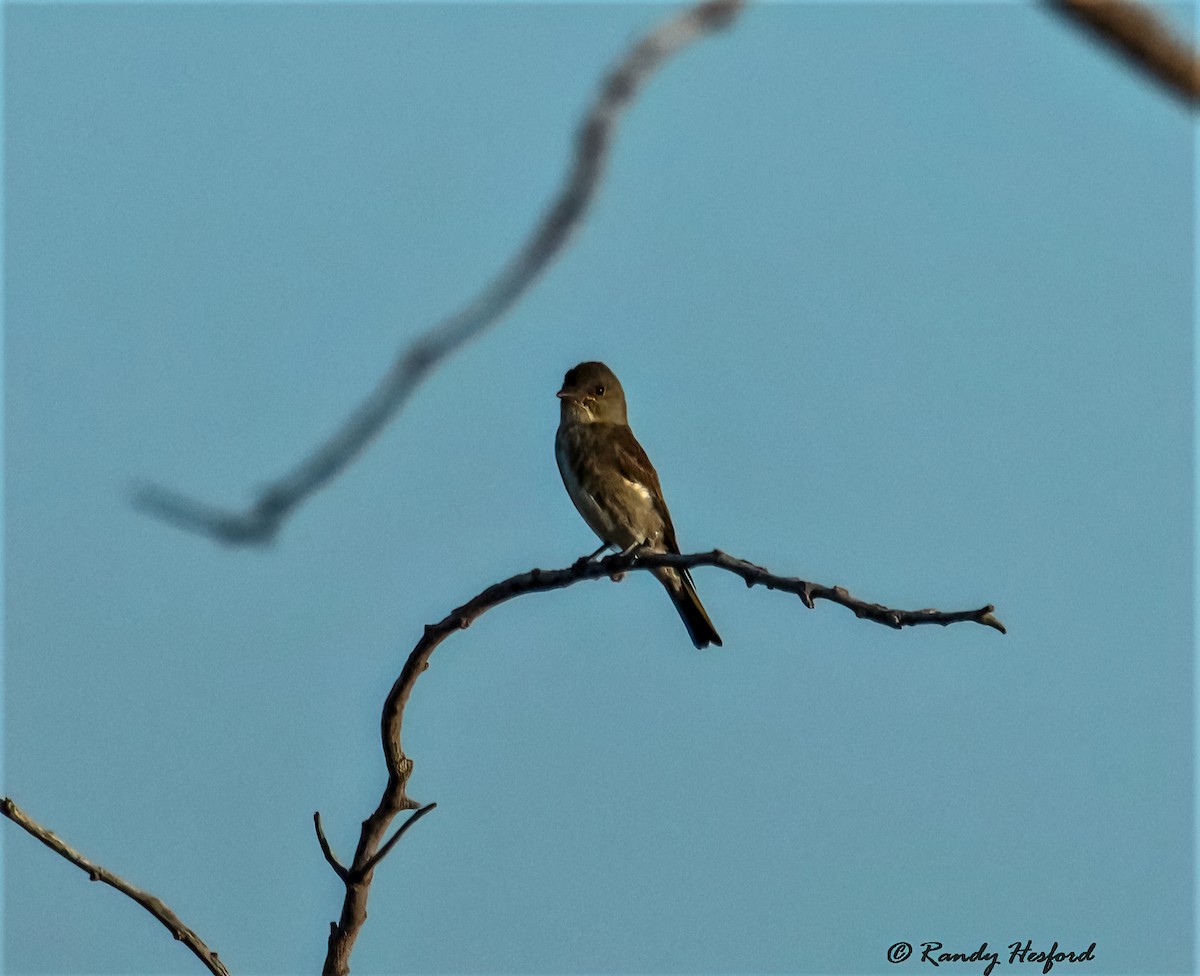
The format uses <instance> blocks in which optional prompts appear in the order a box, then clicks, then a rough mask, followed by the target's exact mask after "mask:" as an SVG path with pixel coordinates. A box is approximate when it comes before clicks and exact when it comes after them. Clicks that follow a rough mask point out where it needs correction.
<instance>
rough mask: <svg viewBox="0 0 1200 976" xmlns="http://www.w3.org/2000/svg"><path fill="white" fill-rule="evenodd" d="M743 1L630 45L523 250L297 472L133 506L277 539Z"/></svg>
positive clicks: (518, 272) (714, 5)
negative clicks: (657, 74)
mask: <svg viewBox="0 0 1200 976" xmlns="http://www.w3.org/2000/svg"><path fill="white" fill-rule="evenodd" d="M743 3H744V0H709V2H707V3H701V4H700V5H698V6H696V7H693V8H691V9H689V10H688V11H686V12H685V13H683V14H682V15H680V16H677V17H675V18H673V19H671V20H669V21H668V22H666V23H665V24H663V25H661V26H660V27H658V28H657V29H655V30H654V31H652V32H651V33H650V34H648V35H647V36H646V37H645V38H644V39H643V40H642V41H640V42H639V43H638V44H637V45H635V46H634V47H633V48H632V50H630V52H629V53H628V54H627V55H626V56H625V58H624V59H623V60H622V61H621V63H620V64H619V65H618V66H617V68H616V69H615V70H614V71H613V72H612V73H611V74H610V75H609V76H608V78H607V79H606V80H605V82H604V84H603V86H602V87H601V91H600V95H599V97H598V98H597V99H596V101H595V103H594V104H593V105H592V108H591V110H590V111H589V112H588V114H587V116H586V117H585V118H584V120H583V124H582V125H581V126H580V129H579V134H578V137H577V141H576V148H575V157H574V161H573V163H572V165H571V169H570V171H569V173H568V174H567V177H566V180H565V182H564V184H563V187H562V189H561V190H560V192H559V195H558V197H557V198H556V199H555V200H554V201H553V202H552V203H551V204H550V207H549V208H548V209H547V210H546V212H545V213H544V214H543V216H542V218H541V220H540V221H539V223H538V225H537V227H536V228H535V229H534V231H533V234H532V235H531V236H530V238H529V239H528V240H527V241H526V243H525V245H524V246H523V247H522V248H521V250H520V251H518V252H517V254H516V256H515V257H513V258H512V259H511V260H510V262H509V263H508V265H507V266H506V267H505V268H504V269H503V270H502V271H501V272H500V274H499V276H498V277H496V278H495V280H493V281H492V282H491V283H490V284H489V285H488V286H487V287H486V288H484V290H483V291H482V292H481V293H480V294H479V295H477V296H476V297H475V298H474V299H473V300H471V301H470V302H468V303H467V304H466V305H465V306H464V307H463V308H461V309H459V310H458V311H457V312H455V313H454V314H452V315H450V316H449V317H448V318H446V319H443V320H442V321H441V322H440V323H438V324H437V325H436V326H434V327H433V328H431V329H430V330H429V331H427V332H425V333H424V334H423V335H421V336H420V337H419V338H418V339H416V341H414V342H412V343H411V344H409V345H408V346H407V347H405V348H404V349H403V350H402V352H401V353H400V355H399V357H398V358H397V359H396V361H395V363H394V364H393V366H392V368H391V370H390V371H389V372H388V374H387V375H386V376H385V377H384V378H383V380H382V381H381V382H380V384H379V385H378V386H377V387H376V389H375V390H374V392H372V393H371V395H370V396H368V397H367V398H366V400H364V401H363V402H362V403H361V404H360V405H359V407H358V409H357V410H355V411H354V413H353V414H351V416H350V417H349V419H348V420H347V421H346V422H345V423H344V424H343V425H342V426H341V428H340V429H339V430H338V431H337V432H336V433H334V435H333V436H332V437H330V438H329V439H328V440H327V441H326V442H325V443H324V444H322V445H321V446H320V447H318V448H317V450H316V451H314V452H313V454H311V455H310V456H309V457H308V458H306V459H305V460H304V461H302V462H301V463H300V464H299V465H298V466H297V467H296V468H295V469H294V470H292V471H291V473H289V474H287V475H284V476H283V477H282V478H280V479H279V480H278V481H275V482H273V483H272V484H270V485H268V486H267V487H266V488H265V489H264V490H263V491H262V492H261V493H260V494H259V496H258V499H257V500H256V501H255V502H254V503H253V504H252V505H251V506H250V507H249V508H248V509H245V510H241V511H236V510H235V511H230V510H225V509H221V508H217V507H214V506H211V505H207V504H205V503H203V502H199V501H197V500H195V499H193V498H190V497H188V496H186V495H183V494H180V493H178V492H175V491H172V490H170V489H167V488H163V487H159V486H157V485H146V486H143V487H141V488H139V489H138V490H136V491H135V493H134V496H133V504H134V505H135V507H137V508H140V509H141V510H143V511H145V512H147V513H148V514H150V515H153V516H156V517H158V518H160V519H163V520H164V521H166V522H170V523H172V524H173V525H176V526H178V527H179V528H182V529H188V530H190V531H193V532H197V533H200V534H202V535H207V536H210V537H212V538H214V539H216V540H217V541H219V542H224V543H229V544H233V545H254V544H263V543H266V542H269V541H271V539H273V538H274V536H275V535H276V533H277V532H278V531H279V528H280V526H281V525H282V524H283V522H284V520H285V519H286V518H287V517H288V516H289V515H290V514H291V513H292V512H293V511H294V510H295V509H296V507H297V506H298V505H300V504H301V503H302V502H304V501H305V500H306V499H307V498H308V497H309V496H310V495H312V494H313V493H314V492H316V491H317V490H318V489H320V488H322V487H323V486H324V485H326V484H327V483H328V482H329V481H331V480H332V479H333V478H334V477H336V476H337V475H338V474H340V473H341V472H342V471H343V470H344V469H345V468H346V467H347V465H349V464H350V462H351V461H352V460H353V459H354V458H355V457H356V456H357V455H358V454H359V452H361V451H362V450H363V449H364V448H365V447H366V446H367V444H369V443H370V442H371V440H373V439H374V437H375V436H376V435H377V434H378V433H379V432H380V431H381V430H382V429H383V428H384V427H385V426H386V425H387V423H388V421H390V420H391V419H392V417H394V416H395V415H396V414H397V413H398V412H399V411H400V410H401V409H402V408H403V406H404V405H405V403H406V402H407V401H408V399H409V397H410V396H411V395H412V393H413V391H414V390H415V389H416V388H417V386H418V385H419V384H420V383H421V381H422V380H424V379H425V377H426V376H427V375H428V374H429V372H430V371H431V370H432V369H433V368H434V367H435V366H437V364H438V363H440V362H441V361H442V360H443V359H445V358H446V357H447V356H449V355H450V354H451V353H452V352H454V351H456V350H457V349H459V348H460V347H461V346H463V345H464V344H465V343H467V342H469V341H470V340H472V339H475V338H477V337H478V336H479V335H480V334H482V333H483V332H484V331H485V330H486V329H488V328H489V327H491V326H492V325H494V324H495V323H496V322H497V321H499V319H500V318H501V316H502V315H503V314H504V313H505V312H507V311H508V310H509V309H510V308H511V307H512V305H513V304H514V303H515V302H516V301H517V299H518V298H520V297H521V296H522V295H523V294H524V293H525V291H526V290H527V289H528V288H529V287H530V285H532V284H533V283H534V282H535V281H536V280H537V278H538V277H539V276H540V275H541V273H542V272H543V271H545V270H546V268H547V267H548V266H549V264H550V263H551V262H552V261H553V260H554V258H556V257H558V255H559V254H561V253H562V251H563V249H564V247H565V245H566V244H567V242H568V241H569V240H570V238H571V237H572V235H573V234H574V233H575V231H576V230H578V229H579V226H580V224H581V223H582V221H583V217H584V215H585V214H586V213H587V210H588V207H589V206H590V205H591V203H592V201H593V200H594V199H595V196H596V192H597V189H598V188H599V186H600V180H601V177H602V176H603V174H604V167H605V164H606V163H607V161H608V155H609V150H610V148H611V146H612V142H613V137H614V135H615V133H616V127H617V122H618V121H619V119H620V117H621V114H622V113H623V112H624V111H625V109H626V108H628V107H629V105H630V103H632V101H633V100H634V97H635V96H636V95H637V93H638V91H639V90H640V89H641V87H642V85H643V84H644V83H645V82H646V80H647V79H648V78H649V77H650V76H651V75H652V74H653V73H654V71H655V69H657V68H658V66H659V65H660V64H662V63H663V62H664V61H665V60H666V59H668V58H669V57H671V55H673V54H674V53H675V52H676V51H678V50H679V49H680V48H683V47H685V46H687V45H688V44H689V43H691V42H692V41H695V40H696V39H698V38H700V37H702V36H703V35H705V34H708V33H710V32H712V31H714V30H716V29H718V28H722V27H725V26H727V25H728V24H729V23H730V22H731V21H732V20H733V19H734V18H735V17H736V16H737V14H738V12H739V11H740V10H741V8H742V5H743Z"/></svg>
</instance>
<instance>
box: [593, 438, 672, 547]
mask: <svg viewBox="0 0 1200 976" xmlns="http://www.w3.org/2000/svg"><path fill="white" fill-rule="evenodd" d="M614 426H615V427H616V431H615V434H616V436H614V437H606V438H603V441H604V443H605V444H607V445H610V446H611V450H612V454H613V456H612V458H611V461H612V464H613V465H614V467H615V468H616V469H617V471H619V472H620V473H621V477H622V478H625V479H626V480H628V481H632V482H633V483H634V484H639V485H645V486H646V487H647V488H648V489H649V490H650V496H651V501H652V504H653V505H654V509H655V511H656V512H658V514H659V515H660V516H661V518H662V522H663V544H664V545H665V546H666V548H667V551H668V552H674V553H678V552H679V543H678V542H676V541H675V526H673V525H672V524H671V513H670V512H669V511H667V502H666V499H665V498H663V491H662V485H661V484H659V481H658V472H657V471H655V470H654V465H653V464H651V463H650V458H648V457H647V456H646V451H645V450H644V449H643V448H642V445H641V444H639V443H638V439H637V438H636V437H634V436H633V431H632V430H631V429H630V428H629V426H628V425H626V424H617V425H614Z"/></svg>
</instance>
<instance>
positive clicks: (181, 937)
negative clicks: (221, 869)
mask: <svg viewBox="0 0 1200 976" xmlns="http://www.w3.org/2000/svg"><path fill="white" fill-rule="evenodd" d="M0 813H3V814H4V816H6V817H8V819H9V820H11V821H12V822H13V823H15V824H16V825H17V826H19V827H21V828H22V829H23V830H25V831H26V832H27V833H30V834H32V835H33V836H34V837H36V838H37V839H38V840H40V841H41V842H42V843H43V844H45V845H46V846H47V847H49V848H50V850H52V851H54V852H55V853H56V854H59V855H61V856H62V857H65V858H66V859H67V860H68V861H70V862H71V863H72V864H74V865H75V866H76V867H78V868H80V869H81V870H83V871H86V872H87V876H88V877H89V878H90V879H91V880H92V881H103V882H104V883H105V884H106V885H109V886H110V887H112V888H116V889H117V891H119V892H121V893H122V894H124V895H128V896H129V897H130V898H132V899H133V900H134V901H136V902H137V903H138V904H139V905H141V906H142V907H143V908H144V909H146V911H148V912H149V913H150V914H151V915H153V916H154V917H155V918H157V919H158V920H159V921H160V922H162V924H163V925H164V926H166V929H167V931H168V932H170V933H171V935H172V936H174V937H175V939H176V941H178V942H182V943H183V944H184V945H186V946H187V947H188V948H189V949H191V950H192V954H193V955H194V956H195V957H196V958H197V959H199V960H200V961H201V962H202V963H204V965H205V967H206V968H207V969H208V971H209V972H210V973H212V974H213V976H229V970H228V969H226V968H225V964H224V963H223V962H221V960H220V959H218V958H217V954H216V953H215V952H213V951H212V950H211V949H210V948H209V947H208V946H207V945H205V944H204V941H203V940H202V939H201V938H200V936H198V935H197V934H196V933H195V932H193V931H192V930H191V929H190V928H188V927H187V926H186V925H184V924H183V921H182V920H181V919H180V918H179V916H178V915H176V914H175V913H174V912H173V911H171V909H170V908H168V907H167V906H166V905H165V904H164V903H163V901H162V900H161V899H160V898H157V897H155V896H154V895H152V894H150V893H149V892H146V891H142V890H141V889H140V888H135V887H134V886H133V885H131V884H130V883H129V882H128V881H126V880H124V879H123V878H119V877H118V876H117V875H115V874H113V873H112V872H111V871H108V870H106V869H105V868H102V867H101V866H100V865H99V864H96V863H94V862H93V861H89V860H88V859H87V858H86V857H84V856H83V855H82V854H80V853H79V852H78V851H77V850H75V849H74V848H73V847H71V846H70V845H69V844H66V843H65V842H64V841H63V840H61V839H60V838H59V837H57V836H56V835H55V834H54V832H53V831H50V830H47V829H46V828H45V827H43V826H42V825H41V824H39V823H38V822H37V821H36V820H34V819H33V818H32V817H30V816H29V815H28V814H27V813H26V812H25V811H24V810H22V809H21V808H20V807H19V806H17V805H16V804H15V803H14V802H13V801H12V800H11V799H9V798H8V797H4V798H3V799H0Z"/></svg>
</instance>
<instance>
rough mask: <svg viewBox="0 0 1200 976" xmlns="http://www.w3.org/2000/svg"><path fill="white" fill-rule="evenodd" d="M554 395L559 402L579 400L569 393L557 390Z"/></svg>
mask: <svg viewBox="0 0 1200 976" xmlns="http://www.w3.org/2000/svg"><path fill="white" fill-rule="evenodd" d="M554 395H555V396H556V397H558V398H559V399H560V400H578V399H579V397H578V396H576V395H575V394H574V393H569V392H568V391H566V390H559V391H558V392H557V393H555V394H554Z"/></svg>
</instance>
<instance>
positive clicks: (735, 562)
mask: <svg viewBox="0 0 1200 976" xmlns="http://www.w3.org/2000/svg"><path fill="white" fill-rule="evenodd" d="M659 566H673V567H675V568H677V569H693V568H695V567H697V566H714V567H716V568H718V569H724V570H726V571H728V572H731V573H734V574H736V575H737V576H740V577H741V578H742V579H743V580H744V581H745V583H746V585H747V586H757V585H761V586H765V587H767V589H771V590H780V591H782V592H784V593H792V594H795V595H796V596H798V597H800V599H801V600H802V601H803V603H804V605H805V606H807V607H809V608H810V609H813V608H814V607H815V601H817V600H828V601H830V602H831V603H837V604H840V605H841V606H843V607H846V608H848V609H849V610H851V611H853V612H854V614H855V615H856V616H858V617H860V618H862V619H864V620H872V621H874V622H876V623H880V624H884V625H885V626H888V627H893V628H895V629H897V630H899V629H900V628H902V627H912V626H915V625H917V624H941V625H943V626H945V625H948V624H953V623H976V624H982V625H983V626H985V627H991V628H993V629H994V630H998V631H999V632H1000V633H1002V634H1003V633H1006V631H1005V629H1004V625H1003V624H1002V623H1001V622H1000V621H999V620H998V619H997V618H996V617H995V615H994V614H995V609H996V608H995V607H993V606H991V605H990V604H989V605H987V606H983V607H980V608H979V609H977V610H955V611H948V612H947V611H942V610H932V609H925V610H895V609H892V608H890V607H885V606H882V605H881V604H878V603H867V602H866V601H864V600H860V599H859V598H858V597H855V596H851V595H850V594H849V593H848V592H846V590H845V589H843V588H842V587H840V586H823V585H821V584H820V583H810V582H808V581H807V580H802V579H798V578H796V577H793V576H777V575H775V574H774V573H772V572H770V571H769V570H767V569H764V568H763V567H762V566H756V565H755V564H754V563H751V562H747V561H746V560H744V559H737V558H736V557H734V556H730V555H728V554H726V553H724V552H721V551H720V550H719V549H714V550H713V551H712V552H701V553H693V554H691V555H673V554H670V553H653V554H647V555H639V554H638V553H636V552H635V553H632V554H630V555H622V554H618V555H615V556H609V557H607V558H606V559H600V560H592V559H588V558H583V559H580V560H578V561H577V562H575V563H574V564H573V565H572V566H569V567H567V568H565V569H551V570H542V569H531V570H530V571H529V572H527V573H520V574H518V575H516V576H510V577H509V578H508V579H506V580H502V581H500V582H499V583H495V584H493V585H492V586H489V587H488V588H487V589H486V590H484V591H483V592H482V593H480V594H478V595H477V596H475V597H473V598H472V599H470V600H468V601H467V602H466V603H464V604H463V605H462V606H460V607H458V608H456V609H454V610H452V611H451V612H450V613H449V614H447V615H446V616H445V617H444V618H443V619H442V620H440V621H439V622H438V623H436V624H430V625H428V626H427V627H426V628H425V633H424V634H423V635H422V637H421V639H420V640H419V641H418V642H417V644H416V646H415V647H414V648H413V649H412V651H411V652H409V655H408V660H406V661H405V662H404V668H403V669H402V670H401V672H400V676H399V677H398V678H397V679H396V681H395V683H394V684H393V685H392V690H391V691H390V692H389V693H388V696H387V700H386V701H385V702H384V706H383V714H382V717H381V719H380V733H381V738H382V740H383V755H384V761H385V762H386V763H387V770H388V781H387V786H386V787H385V788H384V791H383V796H382V797H381V798H380V801H379V806H378V807H376V809H375V812H374V813H372V814H371V815H370V816H369V817H368V818H367V819H366V820H364V821H363V823H362V832H361V833H360V835H359V840H358V848H357V850H356V851H355V853H354V861H353V863H352V864H351V866H350V868H349V869H343V870H347V875H348V876H343V874H342V871H340V870H338V868H339V867H340V865H338V864H337V863H336V861H333V860H331V861H330V863H331V864H333V865H334V870H335V871H337V873H338V876H339V877H341V878H342V880H343V882H344V883H345V885H346V895H345V898H344V900H343V902H342V914H341V919H340V921H338V922H333V923H330V933H329V946H328V952H327V955H326V957H325V967H324V970H323V972H324V974H325V976H345V974H347V973H349V972H350V953H351V952H352V951H353V949H354V942H355V940H356V939H357V938H358V933H359V931H360V930H361V929H362V926H363V923H364V922H365V921H366V918H367V896H368V894H369V893H370V887H371V880H372V875H371V872H372V871H373V870H374V868H375V866H376V865H377V864H378V863H379V861H380V860H381V859H382V858H383V857H384V856H385V855H386V854H387V852H388V851H390V850H391V848H392V846H393V845H394V844H395V843H396V841H397V840H399V838H400V835H401V834H403V833H404V831H405V830H407V829H408V827H410V826H411V825H412V824H413V823H415V822H416V820H417V819H418V818H419V817H421V816H423V815H424V814H425V813H427V812H428V811H429V810H431V809H432V808H433V806H434V805H433V804H429V805H428V806H424V807H421V808H420V809H418V810H417V812H416V813H415V814H413V816H412V817H410V818H409V820H408V821H406V822H405V824H404V825H403V826H402V827H401V828H400V830H399V831H397V833H396V835H395V836H394V837H393V838H392V839H391V840H390V841H388V842H387V844H386V845H384V846H383V847H382V848H381V847H380V844H381V842H382V841H383V836H384V834H386V833H387V830H388V826H389V825H390V824H391V822H392V820H393V818H395V816H396V815H397V814H398V813H400V812H401V811H402V810H413V809H416V808H417V807H418V804H417V802H416V801H415V800H413V799H411V798H410V797H409V796H408V792H407V788H408V780H409V777H410V776H411V775H412V768H413V763H412V760H411V759H409V758H408V756H406V755H405V754H404V749H403V748H402V746H401V743H400V731H401V725H402V723H403V720H404V706H405V705H406V704H407V703H408V699H409V696H410V695H411V694H412V690H413V686H414V685H415V684H416V680H417V678H418V677H419V676H420V675H421V673H422V672H424V671H425V670H426V669H427V668H428V667H429V658H430V656H431V655H432V654H433V652H434V650H435V649H436V648H437V647H438V645H439V644H441V643H442V641H444V640H445V639H446V638H447V637H449V636H450V635H451V634H453V633H455V632H456V631H459V630H464V629H466V628H467V627H469V626H470V625H471V624H472V623H474V622H475V621H476V620H477V619H478V618H479V617H481V616H482V615H483V614H485V613H486V612H487V611H488V610H490V609H492V607H495V606H499V605H500V604H501V603H505V602H507V601H509V600H511V599H513V598H514V597H518V596H521V595H523V594H525V593H544V592H546V591H548V590H558V589H562V588H563V587H567V586H571V585H572V584H574V583H579V582H581V581H583V580H590V579H600V578H602V577H606V576H607V577H619V576H620V575H621V574H623V573H626V572H631V571H637V570H650V569H654V568H656V567H659ZM318 825H319V820H318ZM318 837H319V838H323V837H324V834H323V833H319V834H318ZM321 848H322V851H326V850H327V849H328V843H327V842H325V841H323V840H322V843H321ZM330 857H331V855H329V854H326V858H327V859H329V858H330Z"/></svg>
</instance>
